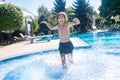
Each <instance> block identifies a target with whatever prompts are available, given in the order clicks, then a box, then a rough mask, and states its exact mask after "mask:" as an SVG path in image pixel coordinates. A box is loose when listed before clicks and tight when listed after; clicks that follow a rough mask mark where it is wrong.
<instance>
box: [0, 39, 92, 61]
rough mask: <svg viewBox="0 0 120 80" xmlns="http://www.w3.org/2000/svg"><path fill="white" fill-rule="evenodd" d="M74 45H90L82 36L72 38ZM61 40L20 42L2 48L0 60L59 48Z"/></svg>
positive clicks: (0, 49)
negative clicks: (31, 42) (32, 42)
mask: <svg viewBox="0 0 120 80" xmlns="http://www.w3.org/2000/svg"><path fill="white" fill-rule="evenodd" d="M71 41H72V42H73V45H74V47H89V46H90V45H89V44H87V43H86V42H85V41H83V40H81V39H80V38H71ZM58 45H59V40H51V41H50V42H36V43H34V44H30V41H23V42H18V43H15V44H11V45H8V46H5V47H3V48H0V61H1V60H5V59H8V58H12V57H16V56H21V55H25V54H30V53H33V52H38V51H44V50H54V49H58Z"/></svg>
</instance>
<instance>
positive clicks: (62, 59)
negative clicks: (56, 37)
mask: <svg viewBox="0 0 120 80" xmlns="http://www.w3.org/2000/svg"><path fill="white" fill-rule="evenodd" d="M60 56H61V62H62V66H63V67H65V63H66V58H65V54H63V53H60Z"/></svg>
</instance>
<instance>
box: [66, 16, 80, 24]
mask: <svg viewBox="0 0 120 80" xmlns="http://www.w3.org/2000/svg"><path fill="white" fill-rule="evenodd" d="M68 24H69V26H74V25H78V24H80V20H79V19H78V18H74V19H73V21H72V22H69V23H68Z"/></svg>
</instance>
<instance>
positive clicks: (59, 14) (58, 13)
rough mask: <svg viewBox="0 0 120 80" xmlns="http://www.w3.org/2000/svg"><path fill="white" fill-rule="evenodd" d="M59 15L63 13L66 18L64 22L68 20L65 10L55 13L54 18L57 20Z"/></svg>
mask: <svg viewBox="0 0 120 80" xmlns="http://www.w3.org/2000/svg"><path fill="white" fill-rule="evenodd" d="M59 15H63V16H64V18H65V20H66V22H67V21H68V16H67V14H66V13H65V12H59V13H57V15H56V20H57V21H58V17H59Z"/></svg>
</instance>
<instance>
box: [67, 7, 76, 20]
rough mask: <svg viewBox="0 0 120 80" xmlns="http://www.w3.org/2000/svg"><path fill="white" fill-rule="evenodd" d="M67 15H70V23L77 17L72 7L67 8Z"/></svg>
mask: <svg viewBox="0 0 120 80" xmlns="http://www.w3.org/2000/svg"><path fill="white" fill-rule="evenodd" d="M66 14H67V15H68V20H69V21H72V20H73V18H74V17H75V13H74V10H73V9H72V7H68V8H66Z"/></svg>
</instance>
